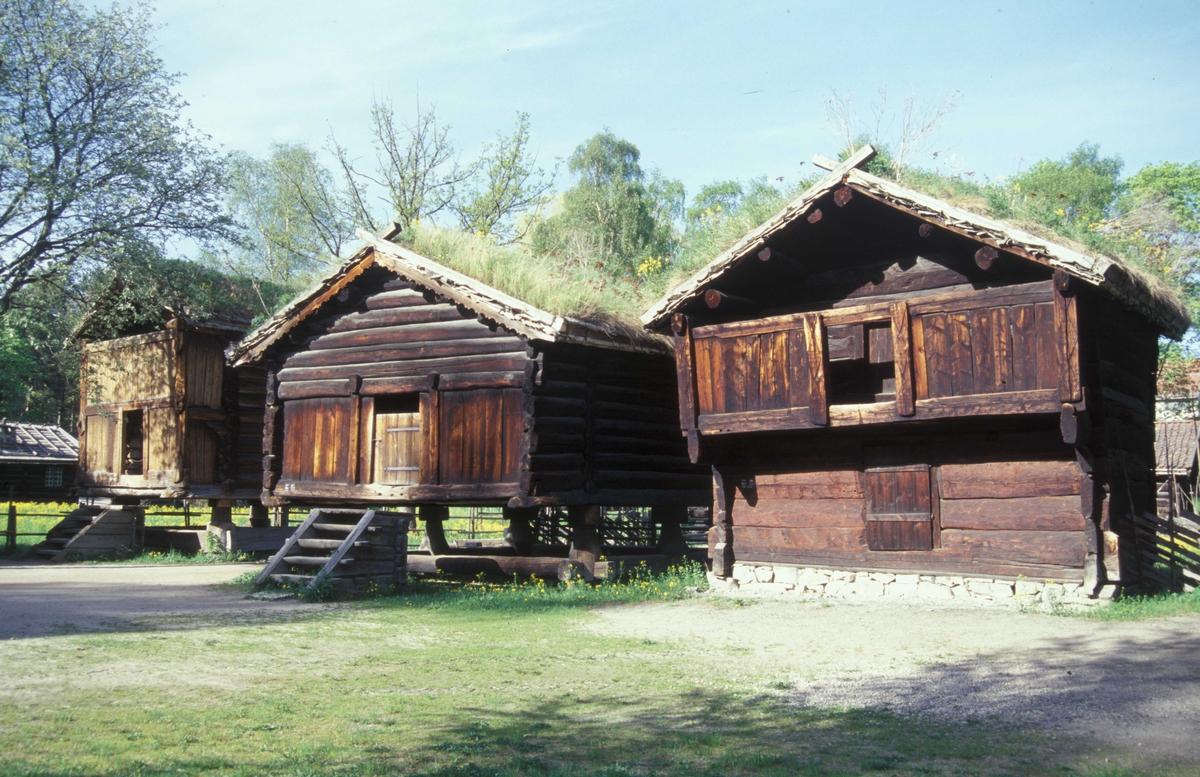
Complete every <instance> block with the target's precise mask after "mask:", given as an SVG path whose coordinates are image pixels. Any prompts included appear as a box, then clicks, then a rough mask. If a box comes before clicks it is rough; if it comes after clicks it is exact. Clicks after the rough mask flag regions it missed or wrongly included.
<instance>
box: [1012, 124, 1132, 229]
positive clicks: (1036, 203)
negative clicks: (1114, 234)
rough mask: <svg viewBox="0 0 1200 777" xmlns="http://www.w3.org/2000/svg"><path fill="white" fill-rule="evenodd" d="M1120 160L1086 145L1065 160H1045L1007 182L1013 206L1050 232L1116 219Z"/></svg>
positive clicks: (1120, 188) (1121, 188)
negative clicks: (1045, 226) (1047, 228)
mask: <svg viewBox="0 0 1200 777" xmlns="http://www.w3.org/2000/svg"><path fill="white" fill-rule="evenodd" d="M1123 167H1124V163H1123V162H1122V161H1121V158H1120V157H1116V156H1112V157H1102V156H1100V147H1099V146H1098V145H1096V144H1094V143H1082V144H1080V146H1079V148H1077V149H1075V150H1074V151H1072V152H1071V153H1069V154H1067V156H1066V157H1064V158H1063V159H1061V160H1051V159H1043V160H1041V161H1039V162H1035V163H1034V164H1033V165H1032V166H1031V167H1030V168H1029V169H1028V170H1027V171H1025V172H1024V173H1021V174H1019V175H1015V176H1013V177H1012V178H1010V179H1009V180H1008V193H1009V195H1010V197H1011V198H1013V199H1014V200H1015V202H1014V204H1013V205H1012V206H1011V207H1012V210H1013V211H1015V212H1016V213H1018V214H1021V215H1025V216H1028V217H1032V218H1035V219H1036V220H1038V221H1040V222H1042V223H1044V224H1047V225H1048V226H1062V227H1068V228H1075V229H1089V228H1091V226H1092V225H1093V224H1098V223H1099V222H1101V221H1103V220H1105V219H1106V218H1108V217H1109V216H1111V215H1112V208H1113V207H1114V205H1115V204H1116V203H1117V200H1118V199H1119V198H1120V197H1121V195H1122V194H1123V193H1124V190H1125V184H1124V183H1123V181H1122V180H1121V170H1122V168H1123Z"/></svg>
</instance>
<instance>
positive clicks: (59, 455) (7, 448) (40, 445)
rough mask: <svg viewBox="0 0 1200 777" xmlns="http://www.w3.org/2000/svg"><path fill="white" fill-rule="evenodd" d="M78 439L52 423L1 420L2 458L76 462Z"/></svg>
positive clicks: (0, 449) (0, 441)
mask: <svg viewBox="0 0 1200 777" xmlns="http://www.w3.org/2000/svg"><path fill="white" fill-rule="evenodd" d="M78 459H79V441H78V440H76V439H75V438H74V437H72V436H71V435H70V433H68V432H67V431H66V430H65V429H62V428H60V427H58V426H55V425H53V424H27V423H22V422H20V421H0V460H6V461H13V460H38V461H42V460H48V461H77V460H78Z"/></svg>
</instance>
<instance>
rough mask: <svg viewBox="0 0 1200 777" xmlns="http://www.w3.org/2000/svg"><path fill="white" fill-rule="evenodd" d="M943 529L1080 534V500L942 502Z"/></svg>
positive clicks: (1030, 498) (1015, 499)
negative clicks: (1075, 532)
mask: <svg viewBox="0 0 1200 777" xmlns="http://www.w3.org/2000/svg"><path fill="white" fill-rule="evenodd" d="M941 510H942V527H943V528H945V529H978V530H981V531H995V530H1007V531H1083V528H1084V518H1083V515H1082V514H1081V513H1080V508H1079V499H1078V498H1077V497H1075V496H1073V495H1068V496H1035V497H1016V498H1011V499H943V500H942V502H941Z"/></svg>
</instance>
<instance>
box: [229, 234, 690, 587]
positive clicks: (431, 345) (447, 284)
mask: <svg viewBox="0 0 1200 777" xmlns="http://www.w3.org/2000/svg"><path fill="white" fill-rule="evenodd" d="M360 237H362V238H363V239H364V240H365V241H366V244H365V246H364V247H363V248H362V249H361V250H360V251H359V252H358V253H356V254H355V255H354V256H353V257H351V258H350V259H349V260H347V261H346V262H345V264H343V265H342V266H341V267H340V268H339V269H337V270H336V271H335V272H334V273H332V274H331V275H330V276H329V277H327V278H326V279H324V280H323V281H322V282H321V283H319V284H318V285H317V286H316V287H315V288H313V289H312V290H310V291H309V292H307V293H305V294H303V295H301V296H300V297H299V298H297V299H296V300H294V301H293V302H292V303H291V304H290V305H288V306H287V307H286V308H285V309H284V310H282V311H281V312H280V313H279V314H278V315H276V316H275V317H274V318H272V319H271V320H270V321H268V322H267V323H266V324H264V325H263V326H262V327H260V328H259V329H257V330H256V331H254V332H253V333H251V334H250V335H249V336H247V337H246V339H245V340H244V341H242V342H241V343H240V344H238V345H237V346H236V347H235V348H233V349H232V350H231V351H230V354H229V355H230V360H231V363H232V364H233V365H234V366H235V367H236V368H238V369H243V368H245V367H249V366H261V367H264V368H265V369H266V374H267V393H266V414H265V427H264V438H263V451H264V454H265V456H264V459H263V464H262V467H263V470H264V472H263V481H262V496H263V499H264V501H265V502H266V503H268V504H272V505H287V504H302V505H326V506H343V507H345V506H363V507H367V506H372V505H391V506H417V507H419V508H420V515H421V518H422V522H423V523H424V525H425V528H426V532H427V536H428V538H429V543H430V547H431V549H432V551H433V554H434V555H435V556H440V555H445V554H446V553H448V552H449V548H448V546H447V543H446V541H445V537H444V532H443V530H442V525H443V520H444V518H445V516H446V515H447V512H446V511H447V508H448V507H449V506H452V505H483V506H486V505H492V506H502V507H503V508H505V515H506V516H507V518H508V520H509V523H510V530H509V535H510V537H511V538H512V543H511V544H512V545H513V546H514V548H515V551H514V553H515V555H527V554H528V553H529V552H530V548H529V544H530V543H529V541H528V539H527V538H528V537H529V529H528V527H529V523H530V521H531V520H532V519H533V517H534V512H535V511H536V510H537V509H539V508H541V507H546V506H555V507H557V506H561V507H565V508H567V509H568V514H569V521H570V524H571V528H572V534H573V538H572V544H573V548H572V550H571V555H572V557H573V558H576V559H578V560H580V562H581V563H583V565H584V566H585V567H586V568H587V569H588V571H589V573H590V572H591V570H592V566H593V562H594V561H595V557H596V555H598V553H599V552H600V550H599V545H598V540H597V536H596V531H597V529H596V525H597V522H598V520H599V519H598V515H599V507H600V506H650V507H655V508H660V509H659V519H660V520H661V521H662V522H663V523H664V526H666V525H674V524H676V523H677V522H678V520H679V519H680V518H681V517H682V515H683V514H684V511H685V509H686V507H687V506H688V505H707V504H709V502H710V501H711V491H710V488H711V485H710V479H709V477H708V474H707V471H706V470H704V469H702V468H699V467H697V466H695V465H693V464H692V463H691V462H689V460H688V456H687V449H686V445H685V442H684V440H682V439H681V437H680V435H679V428H678V417H679V415H678V404H677V399H676V394H675V373H674V368H673V362H672V358H671V354H672V346H671V343H670V341H669V340H668V339H667V338H664V337H662V336H660V335H655V334H651V333H647V332H643V331H640V330H638V329H633V330H629V329H627V328H626V329H622V328H618V327H614V326H611V325H607V324H602V323H597V322H595V321H587V320H581V319H575V318H570V317H563V316H556V315H551V314H549V313H546V312H544V311H542V310H539V309H537V308H533V307H531V306H529V305H527V304H525V303H524V302H522V301H521V300H518V299H515V298H513V297H511V296H509V295H507V294H504V293H502V292H501V291H498V290H496V289H494V288H491V287H489V286H486V285H484V284H482V283H480V282H478V281H476V280H475V279H473V278H470V277H467V276H466V275H463V274H462V273H459V272H456V271H455V270H452V269H450V268H448V267H445V266H443V265H441V264H438V263H437V262H434V261H432V260H430V259H428V258H426V257H423V256H420V255H418V254H416V253H414V252H412V251H410V250H408V249H406V248H404V247H402V246H399V245H397V244H395V243H393V242H391V241H390V240H386V239H382V238H378V237H375V236H373V235H370V234H368V233H365V232H362V233H360ZM663 531H664V533H669V532H670V530H669V529H667V528H664V529H663ZM419 562H420V559H419V558H417V557H414V558H410V560H409V564H410V567H411V568H413V569H420V568H421V567H420V563H419ZM497 563H499V564H500V567H499V568H500V569H501V571H507V570H510V569H512V570H517V569H518V568H519V569H520V570H525V571H527V570H526V567H528V566H529V564H526V565H525V566H521V565H520V564H517V565H516V566H513V565H506V564H505V563H502V560H501V561H498V562H497ZM530 563H532V562H530ZM535 566H536V564H535ZM530 568H532V567H530Z"/></svg>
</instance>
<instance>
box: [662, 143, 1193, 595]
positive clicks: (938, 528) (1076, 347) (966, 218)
mask: <svg viewBox="0 0 1200 777" xmlns="http://www.w3.org/2000/svg"><path fill="white" fill-rule="evenodd" d="M873 154H874V150H873V149H871V148H870V147H867V148H865V149H862V150H860V151H859V152H857V153H856V154H854V155H853V156H851V157H850V158H849V159H847V160H846V161H845V162H842V163H840V164H839V163H835V162H832V161H831V160H828V159H826V158H824V157H818V158H817V159H816V160H815V161H816V163H817V164H818V165H820V166H822V167H824V168H825V169H827V170H830V172H829V174H828V175H827V176H825V177H824V178H823V179H821V180H820V181H818V182H817V183H816V184H814V185H813V186H812V187H810V188H809V189H808V190H807V191H805V192H804V193H803V194H801V195H800V196H799V197H798V198H797V199H795V200H794V201H792V202H791V203H790V204H789V205H787V206H786V207H785V208H784V209H783V210H782V211H780V212H779V213H778V214H777V215H776V216H775V217H773V218H772V219H770V220H769V221H767V222H766V223H764V224H763V225H761V226H760V227H759V228H758V229H756V230H755V231H753V232H751V233H750V234H748V235H746V236H745V237H744V238H743V239H741V240H740V241H739V242H738V243H736V244H735V245H734V246H733V247H732V248H730V249H729V250H728V251H727V252H725V253H724V254H722V255H721V256H719V257H718V258H716V259H715V260H713V261H712V262H711V263H709V264H708V265H707V266H705V267H703V268H702V269H700V270H699V271H697V272H696V273H695V274H694V275H693V276H692V277H691V278H690V279H688V280H687V281H685V282H683V283H682V284H680V285H678V286H677V287H675V288H674V289H673V290H672V291H671V292H669V293H668V294H667V295H666V296H665V297H664V298H663V299H662V300H660V301H659V302H658V303H656V304H655V305H654V306H653V307H652V308H651V309H649V310H648V311H647V312H646V313H645V314H644V315H643V319H642V320H643V323H644V324H645V325H646V326H647V327H648V328H649V329H650V330H651V331H654V332H659V333H664V334H668V333H670V334H673V336H674V339H675V350H676V364H677V369H678V392H679V396H680V413H681V415H680V423H681V426H682V432H683V436H684V437H685V438H686V439H687V440H688V444H689V449H690V453H691V456H692V458H693V460H697V461H703V462H706V463H708V464H710V465H712V472H713V477H714V489H715V494H714V498H715V500H716V508H715V514H714V526H713V528H712V529H711V530H710V550H711V552H712V556H713V570H714V573H715V574H716V575H717V576H719V577H725V578H728V577H733V576H735V575H740V577H737V578H736V579H743V580H745V579H749V576H755V577H756V579H758V580H760V581H761V580H763V579H766V580H771V579H774V580H776V581H778V580H791V581H794V580H795V579H796V575H797V570H800V574H802V575H803V574H807V573H806V572H804V570H813V569H816V570H820V571H821V573H822V574H823V575H825V577H823V578H821V579H838V580H846V579H848V578H847V576H846V575H845V574H835V575H834V577H833V578H829V577H828V575H829V571H830V570H835V571H838V572H840V573H845V572H855V573H856V574H857V573H858V572H866V573H868V574H864V575H861V577H862V578H863V579H867V580H871V581H875V582H878V581H881V580H882V581H888V580H892V579H895V578H894V576H898V575H901V574H906V575H907V576H906V577H905V578H904V579H905V581H906V584H908V583H909V582H911V583H912V585H914V586H915V585H917V584H918V582H917V581H918V580H920V581H921V584H924V583H925V582H927V581H929V580H932V579H933V578H931V577H920V578H918V577H917V575H918V574H920V575H927V576H939V575H940V576H944V577H945V579H948V580H958V581H961V579H962V578H976V579H985V578H986V579H989V580H993V581H995V582H997V583H999V584H1000V585H999V586H998V589H1005V590H1008V591H1010V592H1011V591H1013V590H1014V586H1015V587H1016V588H1017V589H1019V588H1020V584H1019V583H1018V582H1017V581H1018V578H1020V577H1021V576H1024V577H1025V579H1029V580H1037V581H1045V580H1055V581H1060V582H1064V583H1067V584H1068V585H1069V586H1070V588H1071V590H1073V591H1075V592H1076V593H1086V594H1087V595H1094V594H1095V593H1096V592H1097V591H1098V590H1099V589H1100V588H1101V587H1102V586H1104V585H1105V584H1106V583H1110V584H1128V583H1131V582H1135V581H1137V580H1138V579H1139V574H1140V559H1139V554H1138V552H1137V548H1136V545H1135V544H1134V538H1135V531H1134V517H1135V516H1140V515H1143V514H1146V513H1149V514H1153V512H1154V509H1155V487H1154V392H1155V372H1156V367H1157V357H1158V338H1159V336H1160V335H1166V336H1168V337H1172V338H1178V337H1180V336H1181V335H1182V334H1183V333H1184V331H1185V330H1186V329H1187V327H1188V325H1189V321H1188V316H1187V313H1186V311H1185V309H1184V308H1183V306H1182V304H1181V303H1180V302H1179V301H1178V300H1177V299H1175V298H1174V297H1173V296H1172V295H1171V294H1170V293H1169V292H1167V291H1165V290H1164V289H1163V288H1162V287H1161V285H1160V284H1158V283H1157V282H1156V281H1155V280H1154V279H1152V278H1150V277H1148V276H1146V275H1145V274H1143V273H1141V272H1139V271H1138V270H1136V269H1134V268H1131V267H1129V266H1127V265H1125V264H1123V263H1121V262H1119V261H1117V260H1115V259H1110V258H1106V257H1101V256H1092V255H1088V254H1085V253H1082V252H1080V251H1078V250H1075V249H1072V248H1070V247H1067V246H1064V245H1059V244H1057V243H1055V242H1050V241H1047V240H1045V239H1042V238H1039V237H1036V236H1034V235H1032V234H1030V233H1028V232H1026V231H1023V230H1021V229H1018V228H1016V227H1014V226H1012V225H1009V224H1006V223H1002V222H998V221H995V220H993V219H990V218H987V217H984V216H981V215H978V214H976V213H973V212H969V211H966V210H964V209H961V208H957V207H954V206H952V205H949V204H947V203H944V202H941V201H938V200H936V199H933V198H931V197H928V196H926V195H924V194H921V193H919V192H916V191H913V190H911V189H908V188H906V187H904V186H901V185H898V184H896V183H894V182H891V181H888V180H885V179H882V178H879V177H876V176H874V175H871V174H869V173H866V172H864V171H863V170H860V169H858V168H859V165H861V164H863V163H865V162H866V161H867V160H869V159H870V158H871V157H872V156H873ZM735 564H736V565H737V567H738V568H737V569H736V570H735ZM876 573H878V574H876ZM957 584H958V583H956V582H955V583H951V585H957ZM1018 593H1020V591H1019V590H1018Z"/></svg>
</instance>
